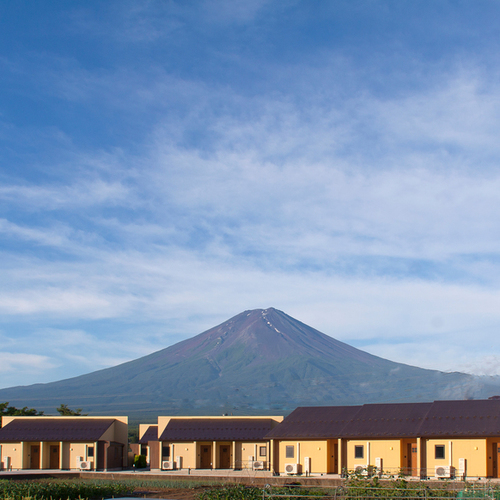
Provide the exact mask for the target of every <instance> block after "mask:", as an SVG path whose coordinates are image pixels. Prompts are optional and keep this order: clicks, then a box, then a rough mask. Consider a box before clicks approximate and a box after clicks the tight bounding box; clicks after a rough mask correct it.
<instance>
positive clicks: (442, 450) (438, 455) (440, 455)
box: [434, 444, 446, 460]
mask: <svg viewBox="0 0 500 500" xmlns="http://www.w3.org/2000/svg"><path fill="white" fill-rule="evenodd" d="M438 450H439V451H438ZM434 459H435V460H445V459H446V446H445V445H444V444H436V445H434Z"/></svg>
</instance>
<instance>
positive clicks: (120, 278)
mask: <svg viewBox="0 0 500 500" xmlns="http://www.w3.org/2000/svg"><path fill="white" fill-rule="evenodd" d="M366 8H367V9H368V10H367V12H368V13H367V12H363V13H361V12H359V13H358V14H359V15H361V14H363V16H364V17H363V19H365V21H364V22H366V23H369V21H368V19H369V17H370V15H371V14H369V13H370V12H372V14H373V15H374V16H379V15H380V14H377V13H375V12H373V9H372V8H371V7H370V8H368V6H367V7H366ZM309 9H310V7H309V6H308V4H306V3H303V2H292V3H290V4H287V6H281V5H278V4H277V3H275V2H267V1H264V2H254V3H252V4H251V5H250V4H249V3H248V2H247V3H245V2H233V3H231V4H227V3H226V4H225V3H224V2H222V3H221V2H218V1H207V2H201V3H200V4H199V5H189V6H186V5H184V4H182V3H177V2H170V3H169V4H160V3H157V2H146V3H143V4H139V3H137V2H125V3H111V4H107V5H106V6H101V7H97V6H96V5H94V4H92V5H90V6H87V7H86V8H84V9H73V8H68V10H64V11H58V12H57V16H56V18H57V19H59V20H61V19H64V20H66V21H68V23H67V24H65V26H66V27H67V28H66V30H65V31H64V30H63V32H61V33H62V34H61V33H59V32H58V33H57V34H56V35H55V36H57V42H54V43H53V45H50V44H48V45H47V46H46V47H45V46H44V47H45V49H38V48H36V47H33V48H32V50H29V51H20V52H19V53H17V54H16V53H15V52H10V53H8V54H4V55H0V64H1V65H2V68H3V70H4V73H5V75H6V80H5V81H6V82H7V87H5V88H4V90H5V92H4V95H6V96H9V98H10V99H11V100H12V102H14V103H15V104H16V108H15V110H14V107H12V105H11V104H9V102H7V101H1V103H2V105H3V108H0V109H2V111H1V114H0V120H1V122H0V141H2V145H6V146H7V147H2V148H0V151H1V153H0V159H1V160H2V164H3V165H4V166H3V167H2V169H1V170H0V175H1V177H0V208H1V210H2V215H1V217H0V234H1V235H2V245H1V248H0V250H1V254H0V255H1V257H2V259H1V262H0V272H1V273H2V278H3V279H2V280H1V281H0V317H2V319H3V320H4V323H5V324H6V325H7V326H6V328H4V335H5V339H7V340H8V342H7V340H6V343H4V344H3V345H4V346H5V347H6V349H8V351H9V353H17V354H16V355H19V356H21V355H22V354H21V353H27V352H28V351H29V350H27V349H23V343H25V344H26V345H28V344H30V343H31V344H33V345H36V346H37V348H38V351H37V353H38V354H37V355H38V356H41V357H40V358H34V361H33V363H34V365H33V366H37V368H38V369H39V373H40V374H41V375H40V377H42V378H43V377H45V380H47V379H54V377H57V374H60V375H61V377H62V376H63V375H62V374H64V376H69V375H72V374H79V373H82V372H83V371H86V370H91V369H95V368H96V367H104V366H107V365H110V364H115V363H119V362H121V361H124V360H127V359H131V358H132V357H134V356H136V355H138V354H146V353H148V352H152V351H153V350H156V349H159V348H162V347H165V346H167V345H169V344H171V343H173V342H174V341H178V340H181V339H182V338H184V337H185V336H190V335H194V334H197V333H199V332H200V331H202V330H204V329H206V328H209V327H211V326H213V325H214V324H217V323H219V322H221V321H223V320H225V319H227V317H228V316H230V315H232V314H236V313H238V312H240V311H241V310H243V309H249V308H254V307H268V306H275V307H278V308H280V309H282V310H284V311H285V312H287V313H289V314H292V315H294V316H295V317H297V318H298V319H300V320H302V321H305V322H306V323H309V324H310V325H312V326H314V327H316V328H318V329H320V330H322V331H324V332H325V333H327V334H329V335H332V336H334V337H337V338H340V339H341V340H344V341H347V342H352V343H354V344H356V345H358V346H359V347H362V348H366V349H368V350H370V352H373V353H375V354H378V355H381V356H383V357H388V358H391V359H394V360H397V361H406V362H408V363H412V364H418V365H421V366H426V367H428V368H439V369H445V370H452V369H463V370H471V371H475V370H476V371H477V370H480V367H481V366H483V367H485V366H488V367H492V366H493V364H494V361H491V362H489V361H488V359H490V358H487V357H488V356H494V354H492V352H494V351H495V350H498V348H499V347H500V346H498V345H497V343H496V341H495V338H496V337H495V333H494V332H495V331H496V330H495V329H496V327H497V325H499V324H500V317H499V314H498V313H497V304H498V299H499V297H498V293H499V283H500V281H499V278H500V273H499V267H498V261H499V259H498V255H499V250H500V239H499V237H498V231H497V222H496V221H497V219H498V217H497V214H498V212H499V209H500V206H499V203H500V202H499V198H498V192H499V190H500V172H499V170H498V159H499V150H498V145H497V143H498V141H497V138H496V135H497V132H496V131H497V129H498V125H499V122H500V87H499V86H498V84H497V83H496V81H497V78H496V74H497V63H496V62H495V61H494V60H493V59H489V60H490V61H493V63H491V64H488V65H486V64H485V63H484V62H483V59H482V58H481V57H476V56H477V52H478V50H476V49H477V47H475V48H474V50H472V49H471V50H470V51H468V50H466V49H465V48H464V49H463V50H458V49H457V50H455V49H454V48H453V47H451V46H448V47H446V46H445V45H443V44H440V45H436V47H437V48H436V49H435V50H437V51H438V52H437V53H436V54H437V55H435V56H434V58H433V59H432V60H431V59H430V58H429V57H426V56H425V54H424V52H425V49H424V48H423V45H422V44H418V45H417V44H415V43H414V41H413V38H412V36H410V35H409V36H408V37H406V36H405V34H404V33H402V32H401V30H400V28H399V27H398V30H396V31H394V29H395V28H394V26H395V25H396V24H398V23H397V21H398V19H397V16H398V15H399V14H398V12H399V10H397V9H396V10H395V11H391V10H390V9H387V8H386V9H385V14H384V16H386V17H387V19H385V18H384V24H383V25H384V26H385V27H386V28H387V30H389V31H390V30H393V31H390V32H391V33H392V34H393V35H394V37H396V40H397V42H398V44H397V45H398V46H397V47H396V48H395V47H394V46H393V45H391V43H390V40H389V39H387V38H385V36H384V34H383V33H379V32H378V31H377V30H378V29H379V28H380V27H377V26H372V25H370V24H368V25H366V26H365V27H366V28H370V29H367V30H361V29H360V28H359V26H358V21H359V18H358V15H355V13H353V12H354V11H352V10H351V7H350V4H349V3H345V4H337V6H336V7H335V8H333V7H332V8H326V7H324V8H322V9H323V10H321V12H322V15H324V16H325V19H328V20H329V21H330V24H331V23H338V25H337V24H336V25H335V26H336V28H335V29H332V28H331V26H330V25H329V26H328V29H326V28H325V26H326V25H325V26H323V25H322V24H321V23H320V22H319V21H320V20H318V19H317V17H316V16H317V12H312V11H311V10H309ZM341 19H343V20H344V21H346V22H348V23H350V24H349V26H350V28H349V29H352V30H354V31H353V33H357V36H351V35H350V34H349V32H348V31H347V32H344V31H342V29H343V28H342V23H341V22H340V20H341ZM377 19H379V18H378V17H377ZM418 19H419V22H418V23H416V24H418V26H416V27H413V26H409V27H408V29H415V30H423V27H425V26H428V25H427V24H426V23H427V22H429V23H431V24H432V25H433V29H438V26H440V24H439V25H437V26H436V25H434V24H433V22H431V21H426V20H425V17H423V18H420V17H419V18H418ZM401 21H402V22H406V20H405V19H401ZM47 22H49V20H48V21H47ZM392 23H394V26H393V24H392ZM63 24H64V23H63ZM327 24H328V23H327ZM479 24H480V23H479ZM483 24H484V23H483ZM445 25H446V23H444V24H443V26H445ZM405 26H406V24H405ZM446 26H447V25H446ZM471 29H472V28H471ZM495 29H496V27H495ZM423 31H425V30H423ZM448 31H449V32H446V33H441V34H440V36H441V37H443V39H446V40H448V37H457V36H460V33H461V31H460V30H459V29H458V27H457V26H456V25H454V26H453V27H451V28H448ZM374 33H375V34H374ZM46 35H47V36H49V35H51V34H50V33H47V34H46ZM12 36H14V35H12ZM16 36H17V35H16ZM61 37H62V38H61ZM389 38H390V37H389ZM63 39H64V40H66V39H68V40H69V39H71V40H72V41H73V43H74V44H76V45H74V46H66V45H64V44H62V43H61V40H63ZM378 39H383V41H381V42H380V43H379V44H378V45H377V43H378V42H377V40H378ZM357 40H358V41H357ZM371 43H374V44H376V45H375V46H374V47H373V50H370V51H368V53H367V47H369V46H370V44H371ZM424 45H425V44H424ZM20 46H22V44H20ZM54 47H57V50H55V49H54ZM77 47H80V48H81V51H83V52H80V51H79V50H77ZM396 49H397V50H396ZM481 50H482V51H481ZM481 50H479V52H480V54H481V55H482V57H484V58H486V55H487V54H489V53H491V52H492V51H493V48H492V47H491V46H488V47H485V48H484V49H481ZM434 53H435V51H434V49H433V54H434ZM26 102H29V103H30V105H29V106H28V108H29V110H25V108H24V107H23V106H24V104H23V103H26ZM23 110H24V111H23ZM16 113H17V114H16ZM138 331H140V332H141V339H145V340H144V342H143V348H142V349H141V351H140V352H139V351H137V332H138ZM16 332H22V335H20V340H19V343H16V342H15V338H16V335H15V333H16ZM37 338H43V339H45V343H40V342H38V341H37V340H36V339H37ZM78 345H81V349H78ZM13 346H14V347H15V348H14V347H13ZM96 346H97V347H98V349H97V350H99V349H100V350H101V351H102V352H103V353H106V352H114V354H113V355H111V356H109V355H107V354H103V355H102V356H99V358H96V361H95V363H96V364H95V366H91V365H89V364H88V359H91V358H92V356H90V353H91V352H92V350H94V351H95V350H96ZM443 346H444V347H443ZM62 347H64V349H62ZM41 353H43V354H41ZM32 354H33V355H35V354H36V353H35V352H33V353H32ZM26 355H28V354H26ZM1 356H8V355H7V354H5V353H4V354H2V355H1ZM44 356H45V358H44ZM2 359H4V358H2ZM20 359H21V358H20ZM26 359H28V358H26ZM491 359H492V360H493V359H494V358H491ZM42 361H45V362H47V363H46V364H45V365H44V363H42ZM49 365H50V367H49ZM9 366H10V368H9V369H10V370H11V371H10V373H11V376H12V377H15V376H17V377H19V379H21V378H22V379H23V381H28V379H29V377H31V375H29V376H28V375H27V376H26V377H24V376H23V375H22V370H20V371H19V372H17V373H16V371H15V370H16V369H15V365H14V364H13V363H11V364H10V365H9ZM43 366H47V371H45V372H44V370H45V368H43ZM481 370H483V368H481ZM483 371H485V370H483ZM486 371H488V372H491V371H492V368H488V369H487V370H486ZM30 373H31V372H30ZM9 380H10V381H12V380H14V379H13V378H10V379H9ZM0 383H2V384H10V385H12V384H11V382H4V381H2V382H0Z"/></svg>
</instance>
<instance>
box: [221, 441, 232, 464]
mask: <svg viewBox="0 0 500 500" xmlns="http://www.w3.org/2000/svg"><path fill="white" fill-rule="evenodd" d="M219 468H220V469H230V468H231V447H230V446H229V445H224V446H221V447H220V448H219Z"/></svg>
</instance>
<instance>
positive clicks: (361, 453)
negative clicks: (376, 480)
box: [354, 444, 365, 460]
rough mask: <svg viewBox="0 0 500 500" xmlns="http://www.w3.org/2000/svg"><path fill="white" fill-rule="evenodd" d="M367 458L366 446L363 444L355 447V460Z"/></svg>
mask: <svg viewBox="0 0 500 500" xmlns="http://www.w3.org/2000/svg"><path fill="white" fill-rule="evenodd" d="M363 458H365V446H364V445H363V444H356V445H354V459H355V460H361V459H363Z"/></svg>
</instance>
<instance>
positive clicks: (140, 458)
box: [134, 455, 148, 469]
mask: <svg viewBox="0 0 500 500" xmlns="http://www.w3.org/2000/svg"><path fill="white" fill-rule="evenodd" d="M147 466H148V463H147V461H146V455H136V456H135V457H134V467H135V468H136V469H145V468H146V467H147Z"/></svg>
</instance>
